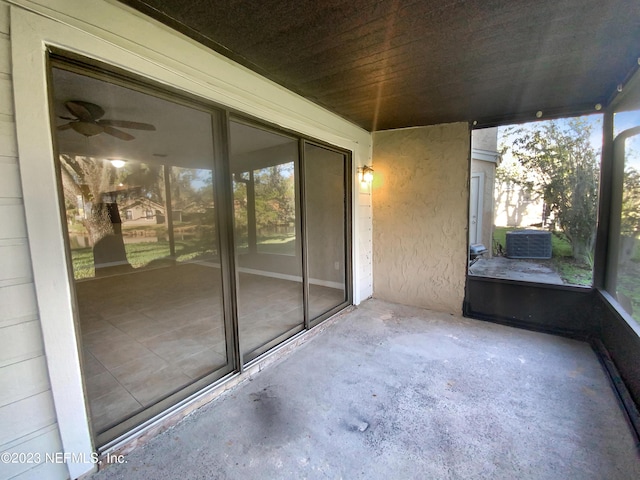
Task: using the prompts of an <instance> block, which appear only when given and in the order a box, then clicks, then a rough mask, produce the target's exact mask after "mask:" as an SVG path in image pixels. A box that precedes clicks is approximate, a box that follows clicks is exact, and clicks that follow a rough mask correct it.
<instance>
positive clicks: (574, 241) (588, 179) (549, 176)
mask: <svg viewBox="0 0 640 480" xmlns="http://www.w3.org/2000/svg"><path fill="white" fill-rule="evenodd" d="M591 130H592V126H591V124H589V123H588V122H587V121H586V120H585V119H583V118H572V119H564V120H552V121H547V122H540V123H536V124H528V125H525V126H521V127H517V128H513V129H511V130H510V131H509V132H508V134H509V136H510V137H511V138H514V140H513V143H512V145H511V146H510V147H509V150H510V152H511V154H512V155H513V157H514V158H515V159H516V161H517V162H518V163H519V164H520V165H521V166H522V167H523V168H524V169H525V170H527V171H528V172H529V173H531V174H532V175H527V176H526V178H527V179H529V180H531V179H533V188H534V189H535V190H538V191H540V192H542V195H543V198H544V201H545V203H546V205H547V208H548V209H549V210H550V212H551V213H552V214H553V216H554V219H555V221H556V222H557V226H558V227H559V228H560V230H562V232H563V233H564V234H565V235H566V237H567V239H568V240H569V242H570V243H571V248H572V252H573V257H574V258H584V257H585V256H586V255H587V254H589V253H591V252H592V251H593V241H594V236H595V228H594V227H595V224H596V213H597V205H598V200H597V193H598V175H599V169H598V154H597V152H596V151H595V149H594V148H593V147H592V146H591V143H590V136H591Z"/></svg>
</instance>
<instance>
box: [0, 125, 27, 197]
mask: <svg viewBox="0 0 640 480" xmlns="http://www.w3.org/2000/svg"><path fill="white" fill-rule="evenodd" d="M3 123H6V122H0V127H1V126H2V124H3ZM11 129H12V134H15V130H14V127H13V125H11ZM1 134H2V132H0V135H1ZM0 141H2V138H1V137H0ZM14 142H15V138H14ZM0 148H3V147H0ZM0 154H1V153H0ZM0 197H4V198H22V188H21V187H20V170H19V168H18V164H17V163H16V162H15V160H13V159H11V158H2V157H0Z"/></svg>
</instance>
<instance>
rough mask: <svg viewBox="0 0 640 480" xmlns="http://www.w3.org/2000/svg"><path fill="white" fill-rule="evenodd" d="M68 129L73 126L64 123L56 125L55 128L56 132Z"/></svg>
mask: <svg viewBox="0 0 640 480" xmlns="http://www.w3.org/2000/svg"><path fill="white" fill-rule="evenodd" d="M70 128H73V125H72V124H71V123H65V124H64V125H58V126H57V127H56V130H58V131H62V130H69V129H70Z"/></svg>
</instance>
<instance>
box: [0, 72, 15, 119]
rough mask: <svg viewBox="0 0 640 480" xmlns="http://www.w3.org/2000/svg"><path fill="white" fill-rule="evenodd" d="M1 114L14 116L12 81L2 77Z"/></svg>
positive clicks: (0, 86) (0, 79)
mask: <svg viewBox="0 0 640 480" xmlns="http://www.w3.org/2000/svg"><path fill="white" fill-rule="evenodd" d="M0 113H3V114H5V115H13V91H12V87H11V79H10V78H3V77H2V76H0Z"/></svg>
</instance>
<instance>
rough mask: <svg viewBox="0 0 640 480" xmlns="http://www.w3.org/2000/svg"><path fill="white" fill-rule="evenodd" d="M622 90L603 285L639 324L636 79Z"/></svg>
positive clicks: (639, 99) (639, 106)
mask: <svg viewBox="0 0 640 480" xmlns="http://www.w3.org/2000/svg"><path fill="white" fill-rule="evenodd" d="M625 93H626V95H625V97H623V102H622V103H621V105H619V107H618V109H617V112H616V113H615V115H614V142H613V158H614V164H613V165H614V166H613V189H612V190H613V195H612V211H611V228H610V233H611V235H610V238H609V258H608V262H607V276H606V289H607V291H609V293H611V295H613V296H614V297H615V298H616V299H617V301H618V303H619V304H620V306H621V307H622V308H623V309H624V310H625V312H626V313H628V314H629V315H630V316H631V317H632V318H633V319H634V321H635V322H636V323H639V324H640V83H638V82H636V83H635V86H632V87H631V88H630V89H629V90H628V91H626V92H625Z"/></svg>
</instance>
